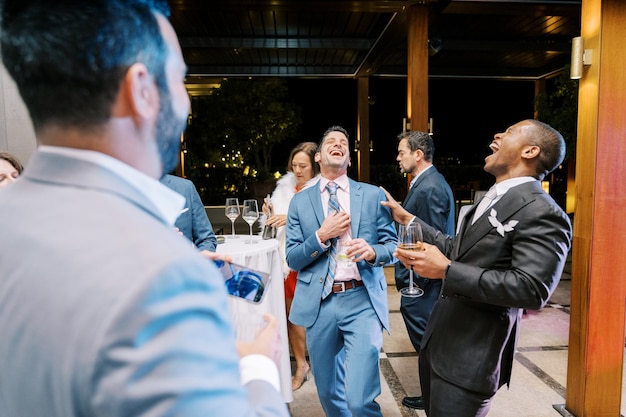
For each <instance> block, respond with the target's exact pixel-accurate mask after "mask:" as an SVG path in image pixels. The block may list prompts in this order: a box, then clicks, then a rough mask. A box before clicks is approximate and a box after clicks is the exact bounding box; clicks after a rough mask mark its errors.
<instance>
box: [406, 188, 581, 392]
mask: <svg viewBox="0 0 626 417" xmlns="http://www.w3.org/2000/svg"><path fill="white" fill-rule="evenodd" d="M474 209H475V207H474V208H472V210H471V211H470V212H469V213H468V215H467V216H465V220H463V224H461V229H460V232H459V233H458V234H457V236H456V237H455V238H452V237H451V236H448V235H445V234H442V233H441V232H440V231H438V230H436V229H434V228H432V227H430V226H428V225H426V224H425V223H424V222H421V223H422V228H423V231H424V241H425V242H428V243H433V244H435V245H437V247H439V248H440V249H441V250H442V252H443V253H444V254H446V255H447V256H448V257H449V258H450V259H451V260H452V261H453V263H452V265H451V266H450V269H449V270H448V273H447V275H446V279H445V280H444V285H443V290H442V298H441V299H440V300H439V301H438V302H437V304H436V305H435V308H434V310H433V313H432V315H431V317H430V321H429V322H428V327H427V328H426V332H425V334H424V339H423V341H422V349H426V348H428V349H429V351H430V356H431V365H432V367H433V370H434V371H435V372H436V373H437V374H438V375H440V376H441V377H442V378H444V379H445V380H447V381H450V382H452V383H454V384H456V385H459V386H461V387H464V388H466V389H468V390H471V391H474V392H480V393H485V394H493V393H495V392H496V391H497V389H498V388H499V387H501V386H502V385H504V384H507V383H509V382H510V378H511V368H512V366H513V356H514V354H515V346H516V343H517V337H518V334H519V325H520V316H521V313H522V309H525V308H526V309H533V310H535V309H539V308H542V307H543V306H544V305H545V304H546V303H547V301H548V299H549V298H550V296H551V295H552V293H553V291H554V289H555V288H556V286H557V284H558V282H559V279H560V278H561V273H562V272H563V267H564V265H565V261H566V258H567V253H568V251H569V248H570V244H571V237H572V228H571V224H570V221H569V218H568V217H567V215H566V214H565V213H564V212H563V210H561V208H560V207H559V206H558V205H557V204H556V203H555V202H554V200H553V199H552V198H551V197H550V196H549V195H548V194H546V193H545V192H544V191H543V190H542V189H541V185H540V184H539V181H533V182H529V183H525V184H521V185H518V186H516V187H513V188H511V189H510V190H509V191H508V192H507V193H506V194H505V195H504V196H503V197H502V198H501V199H500V200H499V201H498V202H497V203H495V204H494V205H493V206H492V207H491V208H490V209H489V210H488V211H487V212H486V213H485V214H483V215H482V216H481V217H480V218H479V219H478V220H477V221H476V223H474V224H473V225H471V224H470V223H471V219H472V217H473V210H474ZM490 217H491V220H490V219H489V218H490ZM417 220H418V221H419V219H417ZM511 222H513V223H511ZM514 222H517V223H514ZM505 226H508V227H505Z"/></svg>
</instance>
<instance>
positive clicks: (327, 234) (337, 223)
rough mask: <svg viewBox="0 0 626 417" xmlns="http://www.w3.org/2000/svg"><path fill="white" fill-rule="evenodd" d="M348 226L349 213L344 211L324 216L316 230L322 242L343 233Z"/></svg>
mask: <svg viewBox="0 0 626 417" xmlns="http://www.w3.org/2000/svg"><path fill="white" fill-rule="evenodd" d="M349 228H350V215H349V214H348V213H346V212H345V211H340V212H339V213H332V214H329V215H328V216H326V218H325V219H324V223H322V226H321V227H320V228H319V229H318V231H317V236H318V237H319V238H320V240H321V241H322V242H326V241H327V240H328V239H332V238H334V237H338V236H340V235H342V234H344V233H345V232H346V231H347V230H348V229H349Z"/></svg>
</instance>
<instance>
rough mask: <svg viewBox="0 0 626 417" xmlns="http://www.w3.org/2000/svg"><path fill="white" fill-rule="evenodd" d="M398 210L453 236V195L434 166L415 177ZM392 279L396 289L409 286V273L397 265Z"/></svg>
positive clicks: (399, 264) (400, 264) (400, 265)
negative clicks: (404, 210) (394, 279)
mask: <svg viewBox="0 0 626 417" xmlns="http://www.w3.org/2000/svg"><path fill="white" fill-rule="evenodd" d="M402 207H404V208H405V209H406V211H408V212H409V213H411V214H414V215H416V216H417V217H419V218H420V219H422V220H423V221H424V222H426V223H427V224H429V225H430V226H432V227H434V228H435V229H438V230H441V231H442V232H444V233H446V234H448V235H450V236H454V214H455V213H454V195H453V194H452V190H451V189H450V186H449V185H448V183H447V182H446V179H445V178H444V177H443V175H441V173H439V171H437V168H435V167H434V166H433V167H431V168H429V169H428V170H427V171H425V172H424V173H422V175H420V176H419V177H417V180H415V183H414V184H413V186H412V187H411V189H410V190H409V193H408V194H407V196H406V198H405V199H404V201H403V202H402ZM395 278H396V288H403V287H406V286H407V285H408V283H409V271H408V269H406V268H405V267H404V265H402V263H400V262H398V263H396V265H395Z"/></svg>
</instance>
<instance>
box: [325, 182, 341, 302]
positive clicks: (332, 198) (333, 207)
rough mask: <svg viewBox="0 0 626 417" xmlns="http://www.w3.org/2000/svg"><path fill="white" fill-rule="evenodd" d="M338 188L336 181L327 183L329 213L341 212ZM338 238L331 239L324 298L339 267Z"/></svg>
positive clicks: (331, 286) (328, 292)
mask: <svg viewBox="0 0 626 417" xmlns="http://www.w3.org/2000/svg"><path fill="white" fill-rule="evenodd" d="M337 188H339V186H338V185H337V184H335V183H334V182H332V181H331V182H329V183H328V184H327V185H326V191H328V195H329V198H328V214H329V215H330V214H333V213H339V200H338V199H337ZM336 257H337V238H336V237H334V238H332V239H331V240H330V248H329V255H328V273H327V274H326V279H325V280H324V288H323V289H322V299H324V298H326V297H328V295H329V294H330V293H331V292H332V289H333V281H334V280H335V269H337V259H336Z"/></svg>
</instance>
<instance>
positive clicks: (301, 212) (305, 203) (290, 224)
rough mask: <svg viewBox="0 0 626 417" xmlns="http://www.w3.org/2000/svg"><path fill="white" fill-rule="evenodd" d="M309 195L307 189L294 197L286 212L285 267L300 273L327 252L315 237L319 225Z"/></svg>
mask: <svg viewBox="0 0 626 417" xmlns="http://www.w3.org/2000/svg"><path fill="white" fill-rule="evenodd" d="M309 195H310V192H309V189H307V190H304V191H301V192H299V193H298V194H296V195H294V196H293V198H292V199H291V203H290V204H289V210H288V211H287V231H286V244H285V246H286V247H285V255H286V259H287V265H289V268H291V269H293V270H294V271H301V270H302V269H304V268H305V267H307V266H308V265H310V264H311V263H313V262H315V261H316V260H317V259H318V258H319V257H320V256H326V251H327V250H328V248H327V247H326V248H325V247H323V246H322V245H320V242H318V240H317V236H316V235H315V231H316V230H318V229H319V228H320V223H319V222H318V220H317V218H316V217H315V214H314V212H313V210H312V209H311V205H310V204H309ZM305 231H306V232H305ZM305 234H306V235H305Z"/></svg>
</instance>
